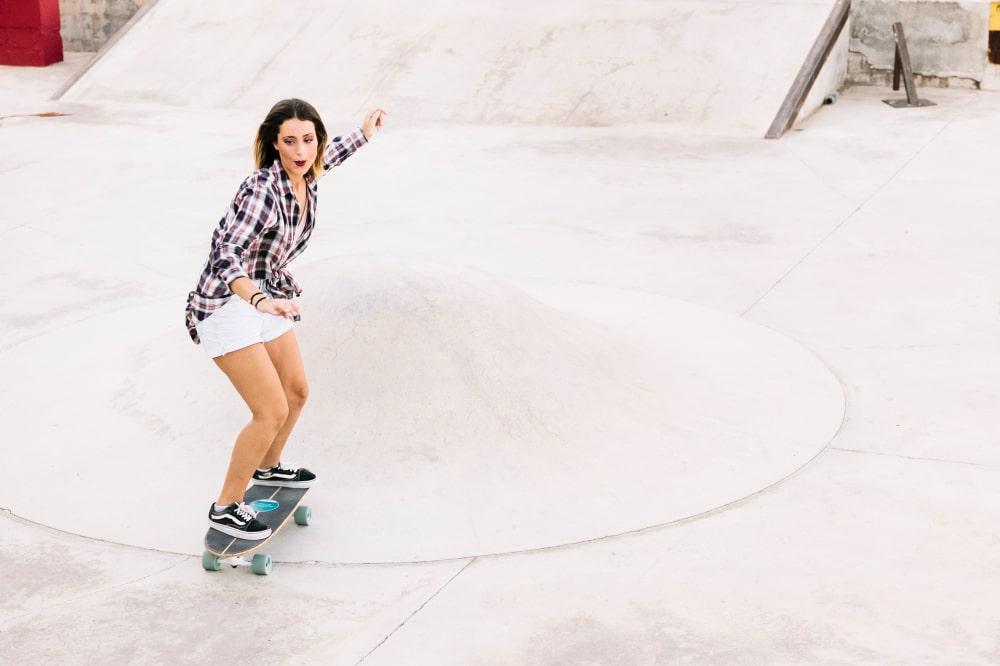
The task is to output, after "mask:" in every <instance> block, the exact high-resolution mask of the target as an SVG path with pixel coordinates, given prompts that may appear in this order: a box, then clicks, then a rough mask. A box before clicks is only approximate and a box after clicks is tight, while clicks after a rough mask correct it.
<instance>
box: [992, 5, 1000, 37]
mask: <svg viewBox="0 0 1000 666" xmlns="http://www.w3.org/2000/svg"><path fill="white" fill-rule="evenodd" d="M994 30H998V31H1000V2H991V3H990V32H993V31H994Z"/></svg>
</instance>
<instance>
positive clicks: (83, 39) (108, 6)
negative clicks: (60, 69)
mask: <svg viewBox="0 0 1000 666" xmlns="http://www.w3.org/2000/svg"><path fill="white" fill-rule="evenodd" d="M149 1H150V0H59V12H60V14H61V27H60V32H61V34H62V40H63V48H64V49H65V50H66V51H97V50H98V49H100V48H101V47H102V46H104V44H105V42H107V41H108V40H109V39H110V38H111V36H112V35H114V34H115V33H116V32H118V30H119V29H120V28H121V27H122V26H124V25H125V24H126V23H128V21H129V19H130V18H132V16H134V15H135V13H136V12H137V11H139V9H141V8H142V7H143V5H145V4H147V2H149Z"/></svg>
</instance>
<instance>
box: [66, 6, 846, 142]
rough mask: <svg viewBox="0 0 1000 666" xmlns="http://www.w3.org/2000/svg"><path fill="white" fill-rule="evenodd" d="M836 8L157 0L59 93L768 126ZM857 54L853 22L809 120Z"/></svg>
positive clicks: (435, 117) (419, 114)
mask: <svg viewBox="0 0 1000 666" xmlns="http://www.w3.org/2000/svg"><path fill="white" fill-rule="evenodd" d="M832 5H833V1H832V0H817V1H814V2H803V1H795V0H786V1H785V2H726V3H723V2H693V1H677V2H635V1H623V2H595V1H583V2H579V1H578V2H570V1H568V0H557V1H555V2H548V3H543V4H539V3H533V2H526V1H522V0H515V1H508V2H503V3H495V2H485V1H483V0H472V1H468V2H438V1H435V2H429V1H427V0H423V1H420V0H417V1H414V2H400V1H399V0H376V1H374V2H318V1H312V2H301V3H296V4H295V5H294V6H289V5H287V4H286V3H279V2H274V1H268V0H248V1H247V2H241V3H240V4H239V9H238V10H234V5H232V4H229V3H205V2H200V1H196V0H159V2H157V3H156V5H155V6H153V7H152V8H151V9H150V10H149V11H147V12H146V13H145V15H144V16H143V17H142V19H141V20H139V21H137V22H136V23H135V24H134V25H133V27H132V28H131V29H130V30H129V31H128V33H127V34H125V35H124V36H122V37H121V38H120V39H119V40H118V41H117V42H116V44H115V46H114V47H113V48H111V49H110V50H108V51H107V52H106V53H105V54H104V55H103V57H101V58H100V59H99V60H98V61H97V62H96V63H95V65H94V66H93V67H92V68H91V69H90V70H89V71H87V72H86V73H85V74H84V75H83V76H82V77H81V78H80V80H79V81H78V82H77V83H76V84H75V85H73V86H72V87H71V88H70V89H69V90H68V91H66V92H65V93H64V95H63V97H62V99H65V100H68V101H78V102H100V103H122V102H125V103H153V104H166V105H175V106H185V107H195V108H224V109H244V110H248V111H253V112H260V113H261V114H263V113H264V112H265V111H266V109H267V108H268V107H269V106H270V105H271V104H273V103H274V102H275V101H276V100H278V99H281V98H284V97H292V96H295V97H302V98H305V99H307V100H309V101H311V102H313V103H314V104H315V105H316V106H317V108H319V110H320V112H321V113H323V114H324V115H325V116H337V117H345V116H346V117H354V116H358V115H360V114H361V113H362V111H364V110H366V109H368V108H369V107H371V106H373V105H381V106H384V107H385V108H387V109H389V110H390V111H391V112H392V113H393V116H394V120H395V121H396V122H399V121H400V120H413V121H430V122H435V121H440V122H462V123H473V124H545V125H590V126H601V125H619V124H634V123H666V124H673V125H678V126H680V127H684V128H688V127H696V128H700V129H702V130H706V131H711V132H724V133H733V134H746V135H763V133H764V132H765V131H766V129H767V127H768V125H769V123H770V121H771V119H772V118H773V117H774V114H775V112H776V111H777V109H778V107H779V106H780V105H781V101H782V99H783V98H784V96H785V93H786V92H787V90H788V87H789V85H790V84H791V82H792V80H793V79H794V77H795V75H796V72H797V71H798V69H799V67H800V66H801V64H802V61H803V60H804V58H805V56H806V53H807V52H808V51H809V48H810V46H811V45H812V42H813V40H815V38H816V36H817V34H818V33H819V30H820V27H821V26H822V24H823V21H824V20H825V18H826V17H827V15H828V14H829V12H830V9H831V7H832ZM845 33H846V31H845ZM846 56H847V50H846V34H845V35H844V37H843V39H842V40H841V43H839V44H838V46H837V48H836V49H835V50H834V52H833V54H832V55H831V57H830V60H829V62H828V63H827V66H826V68H825V70H824V72H823V73H822V74H821V75H820V78H819V80H818V81H817V83H816V86H815V88H814V90H813V94H812V95H811V97H810V99H809V100H808V101H807V103H806V105H805V107H804V108H803V112H802V115H803V116H804V115H806V114H808V113H809V112H810V111H811V110H813V109H815V108H816V107H817V106H818V105H819V103H820V101H821V99H822V97H823V95H824V94H825V93H826V92H829V91H832V90H836V88H837V87H838V86H839V84H840V82H841V81H842V80H843V78H844V74H845V72H846V63H847V58H846ZM220 72H223V73H224V74H223V75H220Z"/></svg>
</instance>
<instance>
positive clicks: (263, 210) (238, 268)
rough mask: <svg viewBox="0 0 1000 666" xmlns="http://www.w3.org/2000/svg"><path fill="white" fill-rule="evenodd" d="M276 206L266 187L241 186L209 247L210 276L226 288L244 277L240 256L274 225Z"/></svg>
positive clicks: (256, 185)
mask: <svg viewBox="0 0 1000 666" xmlns="http://www.w3.org/2000/svg"><path fill="white" fill-rule="evenodd" d="M277 215H278V209H277V202H276V201H275V199H274V197H273V196H272V194H271V192H270V190H269V188H268V187H267V185H266V183H247V184H244V185H243V186H242V187H241V188H240V191H239V193H238V194H237V195H236V198H235V199H234V200H233V203H232V205H231V206H230V207H229V210H228V211H226V216H225V218H223V220H222V223H221V227H220V229H219V230H218V231H217V232H216V237H215V239H214V242H213V244H212V260H211V263H212V272H214V273H215V274H216V275H217V276H218V277H219V279H221V280H222V281H223V282H225V283H226V284H227V285H228V284H231V283H232V281H233V280H235V279H237V278H240V277H248V276H247V273H246V270H244V268H243V253H244V252H245V251H246V249H247V248H248V247H249V246H250V244H251V243H253V241H254V240H255V239H256V238H258V237H260V236H261V234H263V233H264V232H265V231H266V230H267V229H268V228H269V227H272V226H274V225H275V224H276V223H277Z"/></svg>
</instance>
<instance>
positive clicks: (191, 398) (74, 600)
mask: <svg viewBox="0 0 1000 666" xmlns="http://www.w3.org/2000/svg"><path fill="white" fill-rule="evenodd" d="M832 5H833V2H828V1H825V0H824V1H816V2H794V1H790V0H789V1H786V2H777V3H763V2H752V1H749V0H748V1H746V2H738V3H731V4H729V5H723V4H721V3H705V2H664V3H645V2H632V1H626V2H618V3H611V2H589V1H588V2H577V3H571V2H568V1H567V2H563V1H560V2H555V3H546V5H545V6H544V7H537V6H535V5H529V4H528V3H521V2H512V3H486V2H479V1H476V2H471V3H451V2H445V3H431V2H415V3H400V2H390V1H389V0H383V1H378V2H370V3H319V2H306V3H301V7H299V6H296V9H295V10H294V11H282V12H276V11H275V6H276V3H273V2H265V1H263V0H252V1H249V2H244V3H241V7H240V10H239V12H234V10H233V9H232V7H231V6H228V5H227V3H197V2H187V1H182V0H159V1H156V2H149V3H148V6H147V7H146V8H145V9H144V10H143V11H142V13H141V15H140V16H139V17H138V18H137V19H136V20H134V21H133V22H132V23H131V24H129V26H128V27H127V29H126V30H125V31H124V32H123V33H121V34H120V35H118V36H116V39H115V40H114V42H113V43H112V44H111V45H109V46H108V47H107V48H106V49H105V50H104V51H102V52H101V53H99V54H97V55H96V56H94V55H92V54H89V55H88V54H68V58H67V61H66V62H64V63H61V64H59V65H54V66H52V67H50V68H46V69H44V70H34V74H33V75H32V76H28V75H27V74H26V73H25V70H24V69H22V68H12V67H0V116H2V117H0V179H2V180H0V194H2V195H3V201H4V202H5V203H4V205H3V210H2V212H0V236H2V239H3V244H4V247H5V249H6V252H5V257H6V261H5V271H4V278H5V287H6V289H5V292H6V294H7V298H8V305H7V306H6V307H5V308H4V309H5V311H6V314H5V315H4V316H3V318H2V319H0V376H3V377H4V379H5V381H4V382H0V414H2V418H3V422H4V424H5V426H6V428H5V438H4V442H3V444H2V445H0V450H2V451H3V452H4V453H5V454H6V458H7V459H8V460H11V461H13V462H14V464H15V468H16V470H18V471H17V473H14V474H8V475H6V477H5V483H4V484H3V486H2V487H0V558H2V562H0V563H2V565H3V568H4V572H3V574H2V578H0V584H2V587H3V590H2V591H3V594H2V595H0V596H2V597H3V598H2V599H0V649H3V654H8V655H10V654H16V655H21V656H22V657H23V659H21V658H18V660H17V661H16V662H14V663H42V662H43V661H52V662H58V663H74V662H79V661H84V660H90V659H105V660H106V661H109V662H110V663H120V662H137V663H159V662H166V661H181V662H191V663H204V662H205V661H208V660H217V659H219V658H221V657H222V656H224V655H225V656H226V658H230V659H241V660H244V661H248V662H250V663H265V662H266V663H274V662H273V661H268V660H265V659H262V658H261V656H260V655H259V654H257V653H255V652H253V648H252V646H250V645H247V646H242V645H239V644H234V643H232V642H231V641H232V640H233V637H234V636H235V635H236V633H235V632H236V630H235V629H233V628H230V627H226V626H218V625H217V623H214V622H212V618H215V619H218V620H220V621H223V620H224V619H225V618H227V617H233V616H239V617H240V618H241V622H242V623H243V624H242V625H241V626H242V627H243V629H242V631H250V632H253V635H254V636H256V637H257V639H258V640H267V641H272V640H273V641H275V642H278V641H282V642H283V641H285V640H290V641H291V645H290V647H289V648H288V652H287V653H285V654H282V656H281V658H280V659H277V661H279V662H281V663H345V664H346V663H351V664H354V663H360V662H362V661H364V662H365V663H384V664H404V663H405V664H410V663H421V664H423V663H427V664H442V663H447V664H474V663H475V664H478V663H482V664H487V663H488V664H522V663H531V664H534V663H543V664H557V663H558V664H567V663H720V664H721V663H725V664H731V663H747V664H751V663H753V664H757V663H959V662H961V663H990V662H991V661H992V660H993V657H996V655H997V654H998V653H997V652H996V650H997V649H998V648H997V637H996V635H995V627H992V628H991V625H990V619H989V618H991V617H995V614H993V615H991V614H990V613H991V611H989V610H988V609H989V608H990V607H991V606H990V604H991V603H992V602H991V601H990V599H992V598H995V595H996V594H997V593H998V592H1000V584H998V581H1000V571H998V569H997V565H996V564H995V563H994V562H992V560H990V559H989V558H988V556H987V553H988V552H989V550H990V547H991V546H990V544H992V545H993V546H995V543H994V542H995V531H994V530H993V528H992V527H991V525H993V524H995V519H996V518H997V517H998V514H1000V502H998V501H997V493H996V491H995V488H996V487H997V484H996V482H997V481H998V480H1000V479H998V472H997V468H998V466H1000V454H998V453H997V452H996V450H995V447H994V446H993V442H994V441H995V435H996V429H995V425H994V424H993V421H994V419H993V414H994V413H995V410H994V407H995V405H996V402H995V397H996V393H995V389H994V388H993V383H994V381H993V378H994V377H995V371H996V370H998V366H1000V355H998V354H997V351H998V347H997V340H998V337H997V336H998V333H1000V330H998V324H997V321H996V319H997V318H996V304H995V294H994V293H992V292H993V291H995V290H993V289H991V288H990V285H995V284H996V279H997V278H998V277H1000V274H998V270H1000V269H997V268H996V267H995V263H996V262H995V257H994V254H995V251H994V248H995V242H996V240H997V239H996V238H995V236H996V234H997V231H996V229H995V225H991V224H988V223H987V222H986V221H987V220H990V219H992V217H991V215H992V213H993V212H994V211H993V209H992V208H991V204H990V202H989V199H990V197H988V196H986V194H985V193H987V192H994V191H995V186H994V184H993V183H992V180H987V179H988V178H991V176H990V175H989V174H990V170H989V169H987V168H986V162H985V160H986V159H987V157H986V156H987V155H988V154H989V152H990V151H988V150H984V148H985V147H987V146H986V143H985V142H988V143H989V147H990V149H991V150H995V149H996V148H997V147H998V146H997V143H998V141H997V140H996V139H994V138H993V134H994V133H995V132H993V131H991V130H989V129H988V128H991V127H994V126H995V125H991V123H995V120H996V117H997V115H996V114H997V111H998V110H1000V102H998V101H997V99H996V97H995V96H994V95H992V94H990V93H988V92H985V91H978V90H958V89H940V90H934V91H933V95H930V96H932V97H933V99H934V101H935V102H936V103H937V106H934V107H929V108H926V109H919V110H917V109H908V110H895V109H891V108H889V107H888V106H887V105H885V104H882V103H881V98H882V97H885V96H887V95H888V94H889V93H887V92H886V91H885V90H883V89H877V88H864V87H848V88H846V89H843V83H844V71H845V68H846V62H847V58H848V53H847V42H846V37H845V38H844V39H842V40H840V41H838V43H837V46H836V47H835V48H834V51H833V54H832V55H831V59H830V61H829V62H828V63H827V65H826V66H825V67H824V69H823V71H822V72H821V75H820V77H819V78H818V79H817V83H816V84H815V86H814V89H813V91H812V92H811V94H810V96H809V99H808V100H807V102H806V104H805V106H804V107H803V112H802V114H801V117H800V119H799V120H798V122H797V124H796V125H795V128H794V130H793V131H792V132H790V133H789V134H788V135H786V136H785V137H784V138H783V139H781V140H780V141H765V140H763V139H762V138H761V137H762V136H763V133H764V131H765V130H766V129H767V127H768V125H769V123H770V122H771V119H772V117H773V116H774V113H775V111H776V110H777V108H778V106H779V105H780V104H781V102H782V99H783V97H784V95H785V92H786V91H787V89H788V87H789V85H790V83H791V81H792V79H793V78H794V77H795V75H796V73H797V72H798V69H799V67H800V66H801V64H802V60H803V56H804V54H805V53H806V52H807V51H808V50H809V48H810V46H811V44H812V41H813V39H814V38H815V36H816V34H817V32H818V30H819V27H820V26H821V25H822V23H823V21H824V20H825V18H826V17H827V15H828V14H829V12H830V8H831V6H832ZM387 17H391V18H387ZM722 46H724V47H725V48H722ZM750 54H752V57H750ZM838 90H839V94H838V96H837V102H836V104H835V105H832V106H825V107H824V106H821V102H822V100H823V98H824V97H825V96H827V95H828V94H829V93H832V92H837V91H838ZM291 96H294V97H301V98H304V99H307V100H309V101H310V102H312V103H313V104H315V105H316V106H317V108H318V109H319V111H320V112H321V114H322V115H323V118H324V121H325V123H326V126H327V128H328V130H330V132H331V134H332V135H336V134H339V133H343V132H348V131H350V130H352V129H354V128H356V127H358V126H359V124H360V122H361V119H362V117H363V116H364V113H365V112H367V111H368V110H370V109H372V108H375V107H376V106H378V107H382V108H385V109H386V110H387V113H388V115H387V117H386V125H385V129H384V130H383V131H382V132H381V133H380V134H379V135H378V136H376V137H375V138H374V139H373V140H372V141H371V142H370V143H369V144H368V145H365V146H363V147H362V148H361V149H360V150H359V151H358V152H357V154H355V155H353V156H352V157H350V158H349V159H348V160H347V161H346V162H344V164H343V165H341V166H339V167H337V168H336V169H334V170H333V172H331V174H329V175H328V176H326V177H325V178H324V179H323V181H322V182H321V185H320V191H321V193H322V196H321V197H320V199H321V204H320V206H319V207H318V220H319V221H318V225H317V228H316V231H315V233H314V235H313V237H312V239H311V242H310V246H309V249H308V250H307V251H306V253H305V254H304V255H303V256H302V257H301V258H299V259H297V260H296V262H295V263H294V264H293V265H292V266H291V271H292V272H293V273H294V275H295V277H296V279H297V281H298V282H299V283H300V284H302V285H303V287H304V292H303V295H302V298H301V301H300V302H301V308H302V320H301V322H299V323H298V324H296V329H295V330H296V336H297V338H298V340H299V344H300V346H301V349H302V355H303V359H304V362H305V366H306V372H307V376H308V378H309V384H310V397H309V401H308V403H307V405H306V408H305V410H304V412H303V415H302V417H301V420H300V421H299V424H298V426H297V428H296V430H295V433H294V434H293V437H292V439H291V441H290V443H289V445H288V450H287V456H288V457H289V458H291V459H292V462H295V461H298V462H300V463H301V464H303V465H305V466H307V467H309V468H310V469H312V470H313V471H315V472H317V474H318V475H319V477H320V479H319V481H320V482H319V483H318V484H317V486H316V487H315V488H314V489H313V490H311V491H310V496H309V502H308V503H309V505H310V506H311V508H312V509H313V510H314V512H315V519H314V522H313V524H312V525H311V526H310V527H309V529H307V530H305V529H301V530H300V529H296V528H295V527H294V526H293V527H291V528H286V529H284V530H283V531H282V533H281V534H280V535H278V536H276V537H275V539H274V540H273V541H272V542H270V543H269V550H268V553H269V554H270V555H272V556H273V558H274V562H276V563H279V564H280V566H279V567H278V568H276V569H275V573H274V574H273V575H272V576H270V577H267V578H263V577H262V578H260V579H259V580H258V579H257V577H254V576H238V575H226V574H227V573H230V572H225V571H224V572H222V573H220V574H215V573H209V572H206V571H203V570H202V569H201V566H200V565H199V562H200V557H201V554H202V537H203V535H204V532H205V529H206V525H205V519H204V516H205V513H206V510H207V506H208V504H209V503H210V502H211V501H212V500H213V499H214V498H215V493H216V492H217V491H218V485H219V483H220V481H221V479H222V476H223V474H224V472H225V469H226V465H227V464H228V460H229V453H230V451H231V447H232V443H233V440H234V438H235V436H236V434H237V433H238V431H239V429H240V428H241V427H242V426H243V425H244V423H245V422H246V420H247V418H248V412H247V409H246V407H245V405H244V404H243V403H242V401H241V400H240V399H239V397H238V395H237V394H236V392H235V391H234V390H233V388H232V387H231V385H230V384H229V382H228V380H227V379H226V378H225V376H224V375H222V373H220V372H219V371H218V369H217V368H216V367H215V366H214V364H213V363H212V362H211V361H210V360H209V359H208V358H207V356H206V355H205V354H204V352H203V350H202V349H201V348H200V347H196V346H195V345H193V344H191V341H190V339H189V338H188V337H187V334H186V331H185V330H184V327H183V322H182V317H183V309H184V298H185V297H186V295H187V293H188V291H189V290H190V289H192V288H193V286H194V281H195V279H196V278H197V275H198V273H199V271H200V269H201V267H202V265H203V262H204V260H205V257H206V253H207V250H208V241H209V238H210V235H211V232H212V230H213V228H214V227H215V225H216V224H217V223H218V219H219V218H220V217H221V215H222V213H223V211H224V208H225V206H226V205H227V204H228V202H229V201H230V199H231V197H232V195H233V194H234V192H235V191H236V187H237V185H238V184H239V182H240V181H241V180H242V179H243V177H245V175H246V174H247V173H249V171H250V170H251V168H252V164H251V142H252V138H253V136H254V133H255V131H256V128H257V125H258V124H259V123H260V121H261V120H262V117H263V114H264V113H265V112H266V111H267V109H268V108H270V105H271V104H273V103H274V102H275V101H277V100H279V99H282V98H285V97H291ZM46 113H47V114H58V115H42V114H46ZM956 435H957V436H956ZM42 481H44V482H42ZM80 498H86V501H85V506H81V505H80ZM991 521H992V522H991ZM991 535H993V536H991ZM931 571H933V572H935V573H934V574H931ZM244 573H245V572H244ZM918 578H919V579H920V580H928V579H932V582H928V583H926V585H927V589H926V590H925V592H924V593H922V594H921V593H918V592H917V591H914V590H913V587H912V581H913V580H916V579H918ZM275 581H279V582H278V583H275ZM275 584H277V585H279V587H273V585H275ZM279 589H280V590H282V591H283V592H285V593H287V594H281V595H279ZM193 618H198V619H199V621H198V622H191V620H192V619H193ZM244 618H245V619H244ZM203 619H204V620H205V621H202V620H203ZM192 625H195V626H192ZM202 625H204V626H202ZM733 627H740V629H739V630H738V631H736V630H735V629H733ZM991 631H992V634H991V633H990V632H991ZM77 632H85V635H87V636H89V637H90V639H88V641H86V645H73V646H72V647H70V646H64V647H60V645H59V644H58V642H56V643H55V644H50V643H48V642H47V638H46V637H49V636H53V635H55V636H59V635H70V634H74V635H75V634H76V633H77ZM987 635H989V636H992V637H991V638H985V637H984V636H987ZM993 663H995V662H993Z"/></svg>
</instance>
